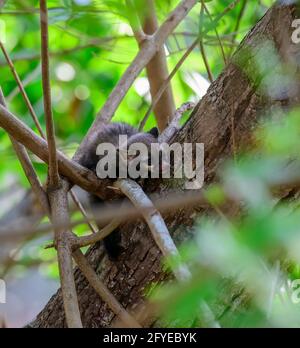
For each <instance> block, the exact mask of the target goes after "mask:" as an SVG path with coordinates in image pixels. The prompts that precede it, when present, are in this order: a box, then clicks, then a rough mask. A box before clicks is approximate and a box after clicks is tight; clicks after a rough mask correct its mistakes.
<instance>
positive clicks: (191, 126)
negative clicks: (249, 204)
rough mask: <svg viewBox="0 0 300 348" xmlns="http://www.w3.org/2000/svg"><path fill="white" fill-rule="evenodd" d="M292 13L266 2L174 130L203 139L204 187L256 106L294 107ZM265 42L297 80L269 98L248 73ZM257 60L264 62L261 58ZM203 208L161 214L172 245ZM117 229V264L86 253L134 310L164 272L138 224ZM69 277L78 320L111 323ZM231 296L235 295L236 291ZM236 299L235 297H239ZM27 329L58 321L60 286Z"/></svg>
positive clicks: (188, 138) (251, 121)
mask: <svg viewBox="0 0 300 348" xmlns="http://www.w3.org/2000/svg"><path fill="white" fill-rule="evenodd" d="M295 18H297V11H296V8H295V6H284V5H282V6H281V5H276V6H274V7H272V8H271V9H270V10H269V11H268V12H267V13H266V15H265V16H264V17H263V18H262V19H261V20H260V21H259V22H258V23H257V25H256V26H255V27H254V28H253V29H252V30H251V31H250V33H249V34H248V35H247V36H246V38H245V39H244V40H243V42H242V43H241V45H240V47H239V49H238V50H237V52H236V54H235V55H234V57H233V59H232V61H231V62H230V63H229V64H228V66H227V67H226V69H225V70H224V72H223V73H222V74H221V75H220V76H219V78H218V79H217V80H216V81H215V82H214V83H213V84H212V85H211V87H210V88H209V90H208V92H207V94H206V96H205V97H204V98H203V99H202V101H201V102H200V103H199V104H198V105H197V107H196V108H195V110H194V112H193V114H192V116H191V118H190V120H189V121H188V122H187V124H186V125H185V126H184V128H183V129H182V130H181V131H180V132H179V133H178V134H177V135H176V139H175V140H176V141H180V142H184V141H185V142H192V143H196V142H198V143H204V144H205V183H206V185H207V184H209V183H211V182H213V181H214V180H216V179H217V175H216V174H217V170H218V168H219V167H220V165H221V164H222V162H223V160H224V159H225V158H226V157H228V156H232V154H233V150H234V149H236V150H239V149H241V148H243V147H244V146H248V145H249V144H251V131H252V130H253V128H254V127H255V126H256V125H257V122H258V120H259V118H260V116H261V115H263V113H264V110H266V109H270V108H272V107H284V108H287V107H291V106H293V105H296V104H299V100H300V92H299V91H300V88H299V87H300V79H299V69H298V66H297V62H298V63H299V57H300V45H295V44H293V43H292V41H291V33H292V30H293V28H292V27H291V23H292V21H293V19H295ZM265 40H271V41H272V42H273V46H274V47H275V49H276V51H277V53H278V56H279V58H280V60H281V62H282V63H284V62H286V61H289V64H291V65H292V66H293V68H294V70H295V71H294V76H296V77H297V81H296V82H297V85H296V86H295V85H293V88H292V89H291V90H287V89H286V87H285V89H284V90H279V92H278V93H277V94H276V98H275V99H272V98H271V97H266V95H265V93H263V90H262V86H263V82H264V79H263V78H261V76H260V78H253V77H254V76H258V75H257V71H256V63H255V58H256V57H257V55H258V54H259V52H260V48H261V45H262V44H263V43H264V42H265ZM249 49H250V50H249ZM249 53H251V54H250V55H249ZM245 57H247V59H246V60H245ZM241 62H242V64H240V63H241ZM265 63H266V64H267V65H268V62H267V61H266V62H265ZM241 66H243V70H242V69H241V68H240V67H241ZM269 68H271V69H273V68H274V67H272V66H269ZM249 77H251V78H249ZM278 96H279V97H278ZM174 185H175V186H176V188H177V189H178V188H180V183H177V182H175V183H174V182H169V181H167V182H166V181H165V182H164V181H159V180H157V181H153V182H152V183H151V186H150V187H148V189H147V192H155V193H156V194H158V195H167V194H168V189H170V186H171V187H172V186H173V187H174ZM228 209H230V208H228ZM209 212H210V208H209V207H203V206H202V207H196V208H193V209H192V208H190V207H184V208H181V209H180V210H178V211H176V212H174V213H172V214H168V215H167V216H165V219H166V222H167V225H168V227H169V229H170V231H171V233H172V235H173V237H174V239H175V241H176V242H177V243H180V242H182V241H183V240H184V239H186V238H188V237H189V236H190V235H191V233H192V226H193V220H194V218H195V216H199V215H203V214H208V213H209ZM121 231H122V244H123V246H124V247H125V252H124V253H123V254H122V255H121V257H120V259H119V260H118V261H117V262H111V261H109V260H108V259H107V257H106V255H105V253H104V251H103V248H102V245H101V243H99V244H97V245H94V246H92V247H91V248H90V249H89V250H88V252H87V258H88V260H89V262H90V263H91V265H92V266H93V268H94V269H95V270H96V272H97V274H98V275H99V277H100V278H101V279H102V280H103V281H104V283H105V284H106V285H107V286H108V288H109V289H110V290H111V291H112V293H113V294H114V295H115V296H116V298H117V299H118V300H119V301H120V303H121V304H122V305H123V306H124V307H125V308H127V309H128V310H129V311H137V310H138V308H142V303H143V294H144V291H145V288H146V286H147V285H149V283H150V282H153V281H162V280H163V279H165V278H166V275H165V274H164V273H163V272H162V269H161V254H160V252H159V250H158V248H157V247H156V245H155V243H154V241H153V239H152V237H151V235H150V232H149V230H148V228H147V226H146V225H145V223H144V222H143V221H141V220H139V221H137V222H136V223H127V224H126V223H125V224H123V225H122V228H121ZM75 279H76V286H77V292H78V299H79V305H80V311H81V315H82V322H83V325H84V326H85V327H109V326H112V325H113V323H114V319H115V317H114V315H113V313H112V312H111V311H110V310H109V309H108V307H107V305H106V304H105V303H103V301H101V299H100V298H99V297H98V295H97V294H96V293H95V292H94V290H93V289H92V288H91V287H90V286H89V285H88V283H87V281H86V279H85V278H84V277H83V275H82V274H81V273H80V271H79V270H78V269H76V270H75ZM234 291H235V290H234V289H230V290H229V291H228V289H227V292H226V293H228V292H230V294H229V296H227V295H226V294H225V295H224V296H223V295H220V303H218V305H217V306H213V307H212V308H213V310H214V311H215V315H216V317H217V319H218V318H220V317H222V320H223V319H224V316H226V315H227V314H225V315H223V316H222V313H223V311H224V308H225V307H228V304H230V303H231V301H233V300H231V299H233V298H235V299H236V297H235V296H234ZM238 291H239V290H238ZM224 292H225V289H224ZM237 296H240V293H238V294H237ZM235 301H236V300H235ZM240 301H241V302H242V301H243V298H242V296H241V299H240ZM222 320H221V324H222ZM144 325H149V323H147V324H145V323H144ZM31 326H32V327H63V326H66V323H65V317H64V312H63V306H62V297H61V291H60V290H59V291H58V292H57V293H56V294H55V295H54V296H53V297H52V298H51V299H50V301H49V303H48V304H47V305H46V307H45V308H44V309H43V310H42V312H41V313H40V314H39V315H38V317H37V318H36V320H35V321H34V322H32V323H31Z"/></svg>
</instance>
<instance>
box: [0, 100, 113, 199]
mask: <svg viewBox="0 0 300 348" xmlns="http://www.w3.org/2000/svg"><path fill="white" fill-rule="evenodd" d="M0 127H2V128H3V129H5V130H6V132H7V133H8V134H10V135H13V137H14V138H15V139H16V140H17V141H18V142H19V143H21V144H23V145H24V146H25V147H26V148H27V149H29V150H30V151H31V152H32V153H34V154H35V155H36V156H37V157H39V158H40V159H41V160H42V161H44V162H45V163H48V162H49V156H48V145H47V142H46V141H45V140H44V139H42V138H41V137H39V136H38V135H37V134H36V133H35V132H33V131H32V130H31V129H30V128H29V127H27V125H26V124H24V123H23V122H22V121H20V120H19V119H18V118H17V117H16V116H14V115H13V114H12V113H11V112H10V111H8V110H7V109H6V108H5V107H3V106H2V105H0ZM57 158H58V168H59V171H60V173H61V174H62V175H64V176H66V177H67V178H68V179H69V180H70V181H71V182H72V183H73V184H77V185H78V186H80V187H82V188H83V189H84V190H87V191H89V192H94V193H95V194H97V193H98V194H99V196H103V197H105V194H106V189H105V187H104V185H103V180H100V179H98V177H97V176H96V175H95V174H94V173H93V172H92V171H90V170H88V169H87V168H85V167H83V166H81V165H80V164H78V163H76V162H75V161H72V160H70V159H69V158H68V157H67V156H65V155H64V154H63V153H62V152H60V151H57Z"/></svg>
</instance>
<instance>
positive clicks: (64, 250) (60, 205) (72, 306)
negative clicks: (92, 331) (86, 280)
mask: <svg viewBox="0 0 300 348" xmlns="http://www.w3.org/2000/svg"><path fill="white" fill-rule="evenodd" d="M67 192H68V184H67V183H66V182H65V181H62V187H60V188H59V189H57V190H51V191H49V193H48V196H49V201H50V205H51V220H52V221H53V224H54V226H55V227H54V230H55V241H56V245H57V255H58V266H59V275H60V283H61V288H62V296H63V303H64V309H65V315H66V320H67V324H68V327H69V328H81V327H82V323H81V319H80V311H79V306H78V299H77V293H76V287H75V281H74V275H73V262H72V251H71V240H72V239H73V238H74V237H73V234H72V232H71V231H70V230H69V229H68V227H56V226H68V225H69V224H70V221H69V212H68V197H67Z"/></svg>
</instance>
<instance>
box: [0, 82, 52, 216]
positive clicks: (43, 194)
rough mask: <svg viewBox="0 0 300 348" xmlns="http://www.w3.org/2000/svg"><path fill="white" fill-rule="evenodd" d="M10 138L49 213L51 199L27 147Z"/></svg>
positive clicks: (40, 201)
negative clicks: (49, 199)
mask: <svg viewBox="0 0 300 348" xmlns="http://www.w3.org/2000/svg"><path fill="white" fill-rule="evenodd" d="M0 104H1V105H2V106H3V107H6V103H5V98H4V95H3V93H2V89H1V87H0ZM9 138H10V140H11V142H12V145H13V147H14V150H15V152H16V154H17V156H18V159H19V161H20V163H21V165H22V168H23V170H24V172H25V175H26V177H27V179H28V181H29V183H30V185H31V187H32V190H33V192H34V194H35V195H36V197H37V199H38V201H39V203H40V205H41V207H42V208H43V210H44V212H45V214H49V212H50V207H49V201H48V198H47V195H46V192H45V191H44V189H43V186H42V184H41V182H40V180H39V178H38V176H37V174H36V172H35V170H34V167H33V165H32V163H31V160H30V157H29V155H28V153H27V150H26V148H25V147H24V146H23V145H21V144H20V143H18V142H17V141H16V140H15V139H14V137H13V136H12V135H11V134H9Z"/></svg>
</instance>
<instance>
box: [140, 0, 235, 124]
mask: <svg viewBox="0 0 300 348" xmlns="http://www.w3.org/2000/svg"><path fill="white" fill-rule="evenodd" d="M240 1H241V0H234V1H233V2H232V3H231V4H229V5H228V6H227V7H226V8H225V9H224V11H223V12H222V13H220V14H219V15H218V16H217V17H216V18H215V19H214V20H213V21H212V22H211V24H210V26H208V27H207V28H206V29H205V30H204V31H203V32H202V35H205V34H206V33H208V32H209V31H210V30H211V27H212V26H215V25H216V24H217V23H218V22H219V21H220V20H221V19H222V18H223V17H224V16H225V15H226V14H227V13H228V12H229V11H231V10H232V9H233V8H234V7H235V6H236V5H237V4H238V3H239V2H240ZM198 36H199V35H198ZM198 36H197V38H196V39H195V41H193V43H192V44H191V45H190V47H189V48H188V49H187V50H186V52H185V53H184V55H183V56H182V57H181V59H180V60H179V61H178V63H177V64H176V66H175V68H174V69H173V70H172V72H171V74H170V75H169V77H168V78H167V80H166V81H165V83H164V84H163V85H162V86H161V88H160V89H159V91H158V93H157V95H156V96H155V98H154V100H153V101H152V104H151V105H150V106H149V108H148V110H147V112H146V114H145V116H144V117H143V119H142V121H141V123H140V125H139V130H143V129H144V126H145V124H146V122H147V120H148V118H149V116H150V114H151V112H152V110H153V107H154V106H155V104H156V103H157V102H158V100H159V99H160V97H161V95H162V93H163V92H164V90H165V88H166V87H167V85H168V84H169V82H170V81H171V79H172V78H173V76H174V75H175V74H176V72H177V71H178V69H179V68H180V66H181V65H182V64H183V62H184V61H185V60H186V58H187V57H188V56H189V55H190V53H191V52H192V51H193V50H194V48H195V47H196V46H197V44H198V42H199V37H198Z"/></svg>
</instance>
